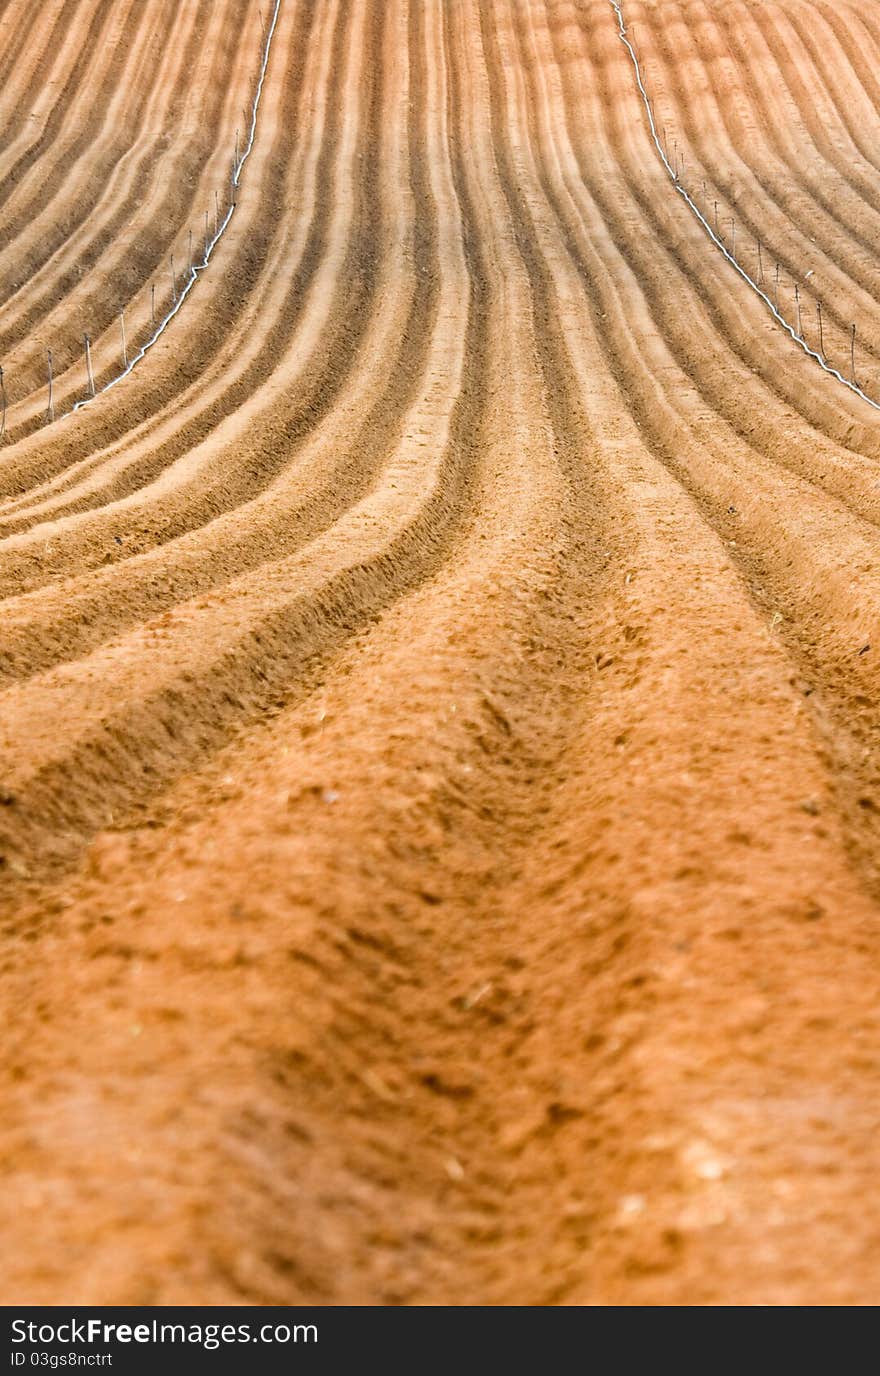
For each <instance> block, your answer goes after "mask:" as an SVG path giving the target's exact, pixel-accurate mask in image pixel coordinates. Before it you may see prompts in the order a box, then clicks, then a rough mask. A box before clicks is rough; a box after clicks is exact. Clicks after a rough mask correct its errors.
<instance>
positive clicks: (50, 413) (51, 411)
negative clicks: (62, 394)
mask: <svg viewBox="0 0 880 1376" xmlns="http://www.w3.org/2000/svg"><path fill="white" fill-rule="evenodd" d="M46 363H47V366H48V369H49V405H48V406H47V407H46V419H47V420H48V421H49V422H50V423H51V422H52V421H53V420H54V419H55V393H54V379H53V377H52V350H51V349H47V350H46Z"/></svg>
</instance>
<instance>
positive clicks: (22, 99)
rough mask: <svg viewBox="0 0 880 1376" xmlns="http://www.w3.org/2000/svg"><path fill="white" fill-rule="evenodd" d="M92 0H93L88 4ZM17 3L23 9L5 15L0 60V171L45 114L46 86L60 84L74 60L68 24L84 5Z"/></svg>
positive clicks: (71, 1)
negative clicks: (6, 37) (55, 9)
mask: <svg viewBox="0 0 880 1376" xmlns="http://www.w3.org/2000/svg"><path fill="white" fill-rule="evenodd" d="M97 2H98V0H93V4H97ZM20 8H21V9H23V10H24V11H25V12H26V13H25V15H24V16H22V15H20V14H16V13H15V12H13V13H11V14H10V15H9V16H8V17H7V19H6V27H7V29H11V30H12V34H11V38H10V41H9V42H8V43H7V44H6V46H5V47H4V52H3V57H2V59H0V61H2V63H3V79H2V81H0V92H2V94H0V102H2V104H0V109H2V111H3V116H4V117H3V121H2V133H0V138H2V143H0V175H5V174H6V172H7V171H8V170H9V167H10V166H11V165H12V163H13V162H15V161H16V160H17V159H18V158H19V157H20V156H21V154H22V153H23V152H24V151H25V149H26V146H27V144H28V143H29V142H31V141H32V139H33V135H34V128H33V121H34V120H37V121H40V120H41V119H45V118H46V115H47V112H48V111H49V109H50V108H51V103H52V101H53V100H54V92H53V91H52V89H51V88H52V87H53V86H57V85H59V84H62V85H63V84H64V82H65V80H66V76H65V74H66V73H69V72H70V70H71V68H72V67H73V66H74V65H75V63H76V60H77V55H78V52H79V45H78V43H76V42H71V41H69V40H70V37H71V34H72V32H73V31H74V26H75V25H76V24H77V22H80V23H81V22H82V11H83V9H84V4H83V0H66V2H65V4H64V5H63V6H62V7H61V9H60V13H59V14H58V15H57V16H56V15H52V13H51V11H50V10H49V8H48V7H47V6H44V5H41V6H40V7H39V9H35V7H34V6H33V5H31V4H28V3H26V0H24V3H22V5H21V6H20ZM35 21H36V22H35ZM35 107H36V108H35Z"/></svg>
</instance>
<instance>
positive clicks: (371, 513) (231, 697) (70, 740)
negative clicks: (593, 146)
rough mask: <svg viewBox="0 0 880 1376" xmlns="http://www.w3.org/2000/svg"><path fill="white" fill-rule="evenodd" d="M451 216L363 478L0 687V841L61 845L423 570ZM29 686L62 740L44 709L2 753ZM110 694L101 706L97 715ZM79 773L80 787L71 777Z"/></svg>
mask: <svg viewBox="0 0 880 1376" xmlns="http://www.w3.org/2000/svg"><path fill="white" fill-rule="evenodd" d="M435 177H436V174H433V175H432V189H433V194H434V196H435V197H436V196H438V195H439V190H440V188H438V187H437V186H434V185H433V183H434V180H435ZM456 232H457V231H456V225H455V221H454V219H453V216H452V213H451V207H450V206H449V204H448V193H447V195H446V196H445V197H444V203H443V213H442V216H440V217H439V228H438V233H439V234H440V235H441V242H440V246H439V250H438V261H439V271H440V273H441V278H442V281H441V288H440V301H439V304H438V309H437V328H436V330H435V333H434V337H433V339H432V343H431V354H432V356H431V360H430V364H431V366H430V367H429V368H426V370H425V373H424V376H423V380H422V382H421V384H420V386H419V388H418V393H417V395H416V396H415V398H414V400H413V403H412V405H410V406H409V408H408V410H407V415H406V421H405V424H404V425H403V427H402V433H401V438H400V441H399V443H398V444H397V445H396V446H395V451H394V453H393V455H392V456H390V457H389V460H388V462H387V463H386V465H385V467H384V469H383V473H382V476H381V481H380V483H379V485H378V487H377V488H376V490H375V491H374V492H373V493H372V494H368V495H367V496H365V497H364V498H363V499H362V500H361V501H360V502H357V503H356V504H355V505H354V506H353V507H352V508H351V509H350V510H349V511H348V512H347V513H346V515H345V516H344V517H342V518H341V519H340V520H338V521H337V522H336V524H335V525H334V526H333V527H332V528H331V529H330V530H328V531H327V532H326V534H324V535H323V536H320V537H318V538H317V539H316V540H314V541H313V542H312V543H311V544H310V545H308V546H306V547H305V548H304V549H303V551H302V552H301V553H299V554H297V555H294V556H292V557H290V558H287V559H282V560H278V561H276V562H274V563H271V564H268V565H265V566H264V567H262V568H261V569H260V570H259V573H258V575H255V576H250V575H247V576H244V577H240V578H238V579H235V580H233V581H232V582H230V583H229V584H227V585H226V586H225V587H224V588H223V589H222V591H220V592H218V593H216V594H214V595H208V596H206V597H204V598H201V599H199V600H198V601H196V602H190V603H186V604H184V605H182V606H178V607H177V608H175V610H174V611H173V612H170V613H167V614H166V615H165V616H164V617H162V618H160V619H159V621H158V622H154V623H151V624H150V625H148V626H146V627H144V628H142V629H138V630H135V631H133V632H131V633H130V634H129V635H128V636H126V637H125V638H124V639H123V640H121V641H118V642H114V643H110V644H108V645H107V646H105V647H104V648H102V649H99V650H98V651H96V652H95V653H94V654H92V655H91V656H89V657H88V658H87V659H85V660H81V661H77V662H76V663H73V664H71V665H69V666H64V667H62V668H59V669H55V670H51V671H49V672H48V673H47V674H45V675H40V676H38V677H37V678H35V679H33V680H31V681H30V683H29V684H28V685H27V686H26V687H24V686H23V687H22V688H20V689H19V688H17V687H13V688H10V689H8V690H7V692H6V693H4V694H3V695H2V702H3V720H4V731H6V730H7V728H8V729H9V734H7V735H6V752H8V753H5V758H4V763H3V774H4V778H6V779H7V780H8V781H9V783H10V787H11V788H12V790H13V792H14V793H15V796H16V797H17V798H18V799H20V805H17V807H16V810H15V821H14V833H13V834H12V835H11V836H10V842H11V844H12V845H13V846H14V847H17V848H18V847H20V848H22V849H21V855H22V856H23V857H30V859H33V858H34V857H40V858H42V859H45V858H46V857H47V856H51V855H52V853H53V850H58V849H60V851H61V853H62V855H63V854H64V852H65V850H67V851H69V850H70V849H71V847H75V846H76V845H78V844H81V841H82V837H83V835H84V834H87V833H88V831H89V830H92V829H94V827H95V826H96V825H100V824H106V822H107V820H109V819H110V818H112V816H113V814H114V813H115V812H117V811H118V810H119V809H121V808H124V806H125V799H126V798H129V799H133V798H138V797H140V796H142V795H143V791H144V779H145V776H146V777H147V779H148V791H152V790H153V789H154V788H156V787H159V786H161V785H162V784H164V783H167V781H168V777H169V770H172V771H173V772H178V771H180V770H181V769H182V768H184V767H186V766H187V765H189V767H191V766H192V764H193V763H194V762H195V760H196V759H198V757H199V756H200V755H203V754H204V752H205V751H206V750H208V749H210V748H215V747H216V745H217V744H219V743H220V742H222V740H223V738H224V737H225V736H226V735H228V733H229V732H230V730H231V729H232V727H233V726H234V725H235V724H236V723H237V722H238V721H240V720H241V719H242V718H247V716H248V715H250V714H253V713H254V712H255V711H257V710H260V709H262V710H265V707H266V706H267V705H268V704H269V703H271V702H272V701H273V700H274V699H276V698H277V696H278V694H279V692H284V691H286V690H287V691H289V690H290V686H292V685H293V684H294V683H295V682H296V680H297V678H298V677H300V676H301V675H302V674H303V673H304V672H305V671H306V669H307V666H308V663H309V661H310V660H311V659H313V658H314V657H315V656H316V655H317V654H319V653H321V654H322V655H326V654H327V652H328V651H329V650H330V649H331V648H332V647H333V646H334V645H338V644H340V643H341V641H342V639H344V638H345V637H346V636H347V635H350V634H351V631H352V629H353V628H354V627H355V626H356V625H357V624H358V623H359V622H361V621H363V620H364V619H365V618H366V619H368V618H370V617H372V616H374V615H375V614H376V610H377V609H378V607H380V606H381V605H382V604H383V602H385V601H387V600H388V599H389V598H391V597H393V596H396V595H398V594H399V591H400V588H401V585H404V586H405V585H407V584H411V583H412V582H413V581H415V580H418V579H420V578H423V577H424V576H425V574H426V571H427V569H429V568H430V567H431V566H432V565H433V564H435V563H436V561H437V560H439V559H440V558H441V557H442V550H443V544H444V540H445V539H447V538H448V534H447V533H446V532H447V530H448V528H449V527H450V524H451V523H454V522H455V520H456V519H457V517H458V512H459V508H460V504H461V500H462V493H463V488H462V484H463V483H464V482H465V477H466V469H465V468H464V467H463V457H464V456H463V455H462V454H461V452H460V448H459V443H458V442H457V440H456V439H455V434H454V431H455V424H456V412H457V410H458V399H459V396H460V394H461V381H462V369H463V364H464V358H465V343H466V337H467V333H466V329H465V320H466V318H467V303H468V291H467V282H466V278H463V277H462V272H461V254H460V249H456V246H455V235H456ZM427 433H431V434H432V436H435V437H438V438H435V439H434V440H432V444H431V448H430V450H429V452H428V453H427V454H426V453H425V446H424V443H423V438H422V437H423V435H425V434H427ZM194 635H197V637H198V639H199V641H200V642H201V643H202V644H203V645H204V648H205V654H204V656H203V658H202V659H201V660H200V661H197V660H196V659H195V658H194V656H193V637H194ZM147 646H149V647H150V648H149V651H148V653H149V654H150V659H151V664H152V665H153V667H154V668H155V670H156V678H155V680H154V683H153V690H154V691H151V692H150V693H149V694H148V696H147V698H144V697H143V696H142V694H141V692H140V690H139V688H138V683H139V682H140V681H142V675H141V674H140V671H139V669H138V664H139V662H140V659H141V656H142V655H143V653H144V650H145V647H147ZM101 683H103V685H104V688H103V690H102V688H101V687H100V686H99V685H100V684H101ZM62 684H63V686H62ZM77 684H79V685H80V686H79V687H77V686H76V685H77ZM44 693H45V694H46V695H47V697H46V698H45V703H46V704H48V703H49V702H51V701H55V702H56V703H57V702H58V701H59V693H60V694H61V695H62V696H63V697H64V698H65V699H67V700H68V702H69V703H73V701H74V700H76V701H77V702H78V704H79V707H81V708H82V709H83V715H80V712H79V708H77V710H76V711H75V712H73V713H72V715H71V716H70V717H69V721H68V728H69V729H67V730H66V731H65V737H66V739H65V742H64V743H63V744H62V742H61V740H60V738H59V737H58V735H57V728H58V726H59V725H60V723H57V722H56V732H55V735H56V739H55V741H54V744H50V741H49V738H48V736H47V738H46V740H45V746H46V748H47V752H48V753H44V751H43V750H42V749H41V748H39V747H38V748H36V749H34V750H32V751H31V752H30V754H29V759H28V760H27V761H25V760H24V758H23V757H22V758H20V759H16V752H15V747H14V744H13V736H14V735H15V734H17V728H16V727H15V726H14V725H13V723H14V720H15V718H16V716H17V713H18V712H19V711H21V712H24V713H26V714H28V716H30V713H31V711H32V708H33V706H34V704H35V703H36V701H37V699H38V698H39V697H40V696H41V695H42V694H44ZM104 694H106V700H105V701H103V703H102V705H101V707H100V709H98V705H99V703H101V702H102V697H103V696H104ZM206 695H207V697H206ZM207 700H210V702H211V703H212V704H213V707H212V711H211V723H212V724H211V726H210V727H208V729H206V722H205V719H204V717H203V715H202V714H203V709H204V704H205V702H206V701H207ZM111 701H112V702H113V703H114V704H115V707H114V708H113V709H112V710H111V714H110V716H109V717H108V715H107V709H108V706H109V704H110V703H111ZM195 704H198V715H197V718H193V715H192V711H193V706H194V705H195ZM96 709H98V710H96ZM102 718H103V723H102ZM31 719H33V718H31ZM74 722H76V724H74ZM169 745H170V746H171V748H170V749H169ZM108 751H109V754H110V755H112V756H113V758H114V760H115V763H114V765H113V770H114V774H115V777H116V783H115V785H114V786H113V787H112V789H111V790H110V791H109V792H108V791H107V789H106V779H104V781H103V782H99V777H100V776H103V775H104V772H105V770H106V768H107V763H108V758H109V756H108ZM73 775H76V776H77V777H78V780H79V783H78V787H77V789H76V791H75V793H68V792H67V791H66V790H64V793H65V795H66V796H64V797H63V798H62V797H59V796H58V785H59V783H60V781H61V779H62V778H64V777H68V778H69V777H72V776H73ZM90 775H91V776H93V777H94V780H95V783H94V787H92V786H90V785H89V784H88V783H87V779H88V777H89V776H90ZM59 806H60V809H61V811H60V812H59V810H58V809H59ZM62 816H63V817H64V819H65V820H64V821H63V822H62V820H61V818H62ZM62 837H64V838H66V839H64V840H63V842H62V844H61V846H60V848H59V845H58V843H59V840H60V839H61V838H62ZM30 859H24V863H25V864H27V863H30Z"/></svg>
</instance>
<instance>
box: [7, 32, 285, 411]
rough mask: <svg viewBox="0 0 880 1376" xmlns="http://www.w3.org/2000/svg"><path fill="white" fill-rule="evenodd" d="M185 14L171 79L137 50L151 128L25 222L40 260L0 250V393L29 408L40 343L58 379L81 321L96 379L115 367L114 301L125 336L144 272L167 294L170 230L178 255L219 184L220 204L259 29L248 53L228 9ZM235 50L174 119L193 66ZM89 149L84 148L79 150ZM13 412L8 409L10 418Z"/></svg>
mask: <svg viewBox="0 0 880 1376" xmlns="http://www.w3.org/2000/svg"><path fill="white" fill-rule="evenodd" d="M183 13H184V14H187V15H188V18H189V23H188V32H187V33H186V34H185V35H180V37H181V39H182V38H184V37H185V40H186V41H185V42H182V43H181V44H180V46H177V45H176V44H172V43H171V42H168V43H166V44H165V45H164V52H165V55H166V57H167V60H168V62H169V63H170V64H171V65H172V69H173V73H174V79H173V80H171V79H170V78H169V74H168V73H166V72H164V71H163V69H162V64H161V62H156V61H155V57H154V55H153V54H151V53H149V52H148V51H144V53H143V55H142V60H143V61H144V62H147V63H151V65H152V68H153V70H155V72H156V83H155V84H156V89H157V91H158V93H159V95H160V97H161V107H160V108H159V109H158V110H157V112H156V114H157V116H159V119H158V121H156V122H154V126H153V129H152V132H150V131H149V130H147V129H145V126H144V121H143V118H141V119H139V122H138V125H137V127H136V128H135V129H134V130H133V137H132V140H131V142H130V143H129V147H128V150H127V151H124V152H122V153H121V154H120V155H119V156H118V157H116V158H115V159H114V160H113V162H112V165H108V169H107V172H108V175H107V179H106V182H105V185H104V187H103V189H102V191H101V193H100V194H98V193H97V192H96V194H95V195H93V196H92V197H91V198H88V197H83V193H82V188H81V184H80V182H79V181H76V180H74V181H73V182H72V183H71V185H70V187H69V189H66V190H65V191H63V192H62V193H61V194H60V195H59V198H57V200H56V201H53V202H52V203H51V204H50V205H49V206H47V208H46V210H45V211H44V212H43V214H42V216H40V217H39V218H38V219H37V221H36V222H34V223H33V224H31V225H29V227H28V230H29V234H30V236H31V242H32V243H36V244H40V245H41V246H42V248H41V255H42V257H41V259H40V260H34V261H31V262H24V263H23V262H18V261H17V260H18V258H19V257H20V253H19V251H18V249H17V246H16V245H15V244H13V245H12V247H11V248H10V250H9V251H8V253H7V255H6V257H7V259H8V260H9V261H10V263H11V264H14V265H15V267H14V269H13V270H14V271H15V273H16V280H18V281H20V282H22V289H21V291H20V292H17V293H16V294H15V295H14V296H13V298H12V300H11V301H10V302H9V303H7V312H6V317H5V320H4V330H3V333H2V337H0V346H2V349H3V355H4V360H5V363H6V375H7V391H8V392H9V394H10V399H11V400H13V401H14V400H21V399H23V398H26V397H27V396H28V395H29V393H30V392H31V391H33V390H36V391H41V390H42V392H43V395H42V396H41V397H40V398H39V400H37V402H36V405H37V407H38V408H39V407H40V406H42V409H45V395H44V392H45V367H46V364H45V347H46V345H50V346H51V347H52V348H53V354H54V358H55V367H56V375H58V376H59V381H60V380H61V377H62V375H63V373H64V371H65V369H66V368H67V367H68V365H69V364H70V363H72V364H73V366H74V368H76V369H77V370H78V371H79V372H80V373H84V370H83V365H82V333H83V329H84V328H87V329H88V331H89V332H90V334H91V335H92V338H93V340H94V341H95V347H94V349H93V360H94V365H95V368H96V373H97V376H98V377H99V378H100V377H101V376H102V374H103V372H104V371H105V368H106V367H107V365H108V364H109V369H110V371H112V372H113V373H115V372H116V371H118V367H119V364H118V362H117V360H118V359H119V355H120V347H119V345H120V341H119V323H118V315H119V310H120V309H121V308H123V307H125V308H126V309H127V313H128V315H129V336H130V338H131V339H132V342H134V338H135V335H136V333H137V332H138V331H139V330H140V329H142V328H146V327H148V324H149V316H150V305H151V303H150V295H149V293H150V279H151V277H152V276H153V274H154V273H155V272H156V270H157V269H159V270H161V278H160V283H159V302H158V304H159V306H160V308H161V307H162V306H164V303H165V300H166V298H169V299H170V289H169V287H168V283H167V277H168V272H167V263H168V257H167V254H168V250H169V248H171V249H172V250H173V249H175V248H176V250H177V252H178V259H179V262H180V258H181V254H180V243H179V242H178V244H177V245H175V242H174V241H175V239H177V240H178V241H180V240H181V239H182V240H183V252H184V254H185V252H186V225H187V220H188V219H189V223H190V224H192V223H193V221H194V220H195V228H196V234H197V236H198V235H199V234H201V233H202V232H203V228H202V211H203V209H207V208H210V209H209V214H210V216H211V217H213V216H214V213H215V207H214V202H213V194H214V190H215V189H216V188H217V187H219V188H221V190H223V195H224V210H225V201H226V199H227V196H228V191H227V190H226V182H227V168H228V160H229V156H230V154H229V150H230V148H231V147H232V144H233V128H234V125H235V123H236V122H239V123H240V122H241V114H240V111H238V104H239V103H240V98H241V97H242V96H243V95H244V94H245V93H246V91H247V88H248V86H249V85H250V84H251V81H252V78H253V66H254V59H255V54H256V51H257V41H256V38H257V37H258V35H256V37H255V41H254V46H253V50H251V48H250V45H249V44H246V43H243V42H241V41H240V39H241V33H240V25H239V24H236V23H235V22H233V21H234V19H235V16H234V15H232V14H230V13H229V12H228V11H225V10H214V11H211V10H208V9H206V10H202V9H200V8H199V7H195V8H193V9H192V10H188V11H185V12H183ZM212 14H213V15H214V16H215V18H214V20H213V22H212ZM206 16H207V20H208V25H207V30H206V26H205V19H206ZM220 20H222V21H223V22H222V25H221V23H220V22H219V21H220ZM212 29H213V30H214V32H212V31H211V30H212ZM233 47H235V51H236V59H237V60H236V61H235V62H234V63H230V64H229V66H230V82H229V84H228V85H225V86H223V87H219V86H217V85H215V84H213V83H210V82H208V83H205V82H204V81H202V82H201V84H202V85H203V86H205V85H206V86H207V89H208V90H209V91H210V92H211V100H210V101H206V102H204V103H203V107H202V108H201V109H200V110H198V111H196V112H194V114H195V115H196V116H197V118H195V119H189V120H181V118H180V114H179V112H178V115H177V117H176V118H173V107H174V105H175V104H176V103H177V101H178V98H179V95H180V94H181V93H182V92H183V91H184V90H186V89H187V84H188V82H191V81H192V80H193V75H194V73H195V75H196V77H198V76H199V73H200V71H201V72H202V73H203V74H204V73H207V72H208V71H210V70H211V68H212V64H213V63H216V62H217V61H224V60H225V58H226V55H227V54H230V53H231V52H232V50H233ZM132 84H133V85H134V87H135V89H137V88H139V87H140V88H143V89H145V90H146V91H147V92H149V90H150V83H140V82H137V81H136V80H135V81H133V83H132ZM162 107H164V108H162ZM175 128H176V129H177V130H179V131H180V133H178V134H176V135H174V136H172V137H171V138H170V140H169V135H168V132H167V131H169V130H172V131H173V130H175ZM206 131H207V132H206ZM91 155H92V150H90V151H89V154H88V155H87V156H88V157H91ZM135 155H137V157H135ZM68 190H69V195H70V196H71V197H72V198H73V200H72V204H73V205H74V206H75V207H76V210H75V212H74V214H73V216H71V215H70V214H69V212H68V205H69V204H71V202H69V201H68V200H66V199H65V197H66V195H67V194H68ZM41 262H42V264H43V267H42V269H41V266H40V264H41ZM181 266H182V264H181ZM59 298H60V299H59ZM111 325H112V326H113V327H114V331H115V337H114V339H113V346H112V355H113V358H112V361H111V360H109V359H108V360H107V361H106V362H105V359H104V357H103V353H104V345H103V344H102V334H103V332H104V331H105V330H106V329H107V328H108V327H109V326H111ZM80 389H81V390H82V382H81V383H80ZM14 415H15V412H13V413H12V414H11V415H10V421H12V423H13V426H14Z"/></svg>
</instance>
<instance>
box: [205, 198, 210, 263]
mask: <svg viewBox="0 0 880 1376" xmlns="http://www.w3.org/2000/svg"><path fill="white" fill-rule="evenodd" d="M209 243H210V239H209V237H208V212H207V210H206V211H205V261H206V262H207V259H208V244H209Z"/></svg>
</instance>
